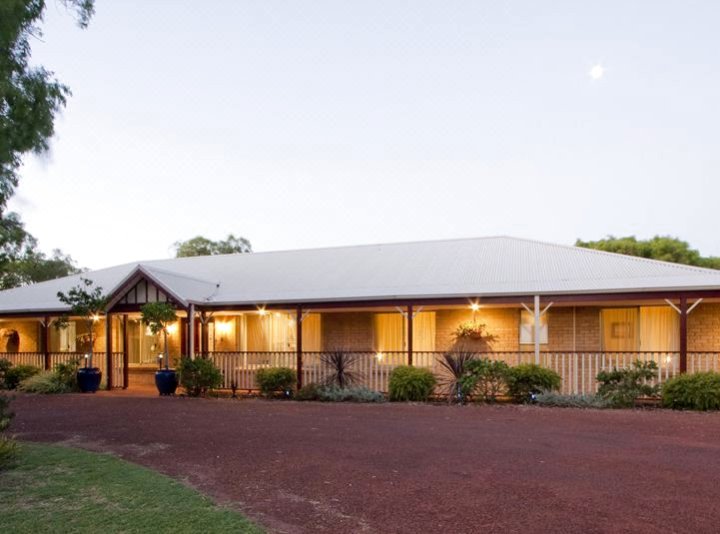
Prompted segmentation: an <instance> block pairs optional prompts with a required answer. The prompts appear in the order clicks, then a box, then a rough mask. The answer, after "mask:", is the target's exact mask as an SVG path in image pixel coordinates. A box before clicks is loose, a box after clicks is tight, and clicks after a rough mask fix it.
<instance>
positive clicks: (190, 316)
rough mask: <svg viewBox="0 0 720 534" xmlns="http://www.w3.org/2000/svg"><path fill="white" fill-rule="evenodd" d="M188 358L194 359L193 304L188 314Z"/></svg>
mask: <svg viewBox="0 0 720 534" xmlns="http://www.w3.org/2000/svg"><path fill="white" fill-rule="evenodd" d="M188 352H189V353H190V354H188V356H189V357H190V359H191V360H194V359H195V304H190V311H189V312H188Z"/></svg>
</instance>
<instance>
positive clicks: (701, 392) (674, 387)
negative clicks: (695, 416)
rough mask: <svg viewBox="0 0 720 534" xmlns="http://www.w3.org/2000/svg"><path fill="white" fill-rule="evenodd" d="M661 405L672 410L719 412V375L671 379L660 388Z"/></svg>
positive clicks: (694, 375)
mask: <svg viewBox="0 0 720 534" xmlns="http://www.w3.org/2000/svg"><path fill="white" fill-rule="evenodd" d="M662 405H663V406H664V407H665V408H672V409H673V410H703V411H706V410H720V373H712V372H707V373H693V374H682V375H678V376H676V377H675V378H671V379H670V380H668V381H667V382H665V384H664V385H663V387H662Z"/></svg>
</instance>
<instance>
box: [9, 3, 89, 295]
mask: <svg viewBox="0 0 720 534" xmlns="http://www.w3.org/2000/svg"><path fill="white" fill-rule="evenodd" d="M94 3H95V2H94V0H56V1H55V2H54V3H53V5H57V4H61V5H64V6H65V7H66V8H67V9H68V10H69V11H71V12H72V13H73V14H74V16H75V19H76V21H77V23H78V25H79V26H80V27H81V28H85V27H86V26H87V25H88V22H89V21H90V18H91V17H92V15H93V13H94ZM46 8H47V2H46V0H1V1H0V284H1V285H2V288H3V289H4V288H7V287H13V286H14V285H20V284H23V283H28V282H35V281H40V279H43V277H46V276H50V277H54V276H55V275H56V274H57V273H60V274H64V273H66V272H67V273H70V272H72V270H73V269H75V267H74V266H73V265H72V262H71V261H69V262H65V263H66V264H65V265H64V266H63V265H61V264H62V263H64V260H69V259H70V258H69V257H68V256H64V255H63V254H62V253H60V252H59V253H57V254H55V255H54V256H53V258H52V259H51V260H50V262H51V263H50V264H49V265H48V264H45V263H44V262H45V261H47V258H46V257H44V255H43V254H42V253H40V252H38V251H37V241H36V240H35V238H33V237H32V236H31V235H30V234H28V233H27V232H26V231H25V228H24V226H23V224H22V222H21V221H20V218H19V216H18V215H17V214H14V213H6V211H7V202H8V200H9V198H10V197H11V196H12V194H13V193H14V191H15V188H16V187H17V185H18V169H19V168H20V165H21V163H22V157H23V156H24V155H25V154H28V153H42V152H45V151H46V150H47V149H48V147H49V140H50V138H51V137H52V136H53V134H54V133H55V128H54V124H55V116H56V114H57V113H58V111H59V110H60V109H61V108H62V107H64V106H65V103H66V99H67V97H68V96H69V95H70V89H69V88H68V87H67V86H65V85H63V84H62V83H60V82H59V81H58V80H57V79H56V78H55V76H54V74H53V73H52V72H51V71H49V70H47V69H45V68H44V67H42V66H38V65H30V56H31V46H30V43H31V38H36V39H39V38H40V37H41V36H42V30H41V29H40V26H39V24H40V22H42V18H43V14H44V13H45V10H46ZM17 262H22V263H23V265H22V266H17V265H16V263H17ZM36 277H39V278H40V279H38V278H36ZM44 279H47V278H44Z"/></svg>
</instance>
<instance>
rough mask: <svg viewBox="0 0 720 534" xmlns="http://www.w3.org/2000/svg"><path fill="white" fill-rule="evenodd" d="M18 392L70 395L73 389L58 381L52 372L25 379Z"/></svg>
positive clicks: (58, 377)
mask: <svg viewBox="0 0 720 534" xmlns="http://www.w3.org/2000/svg"><path fill="white" fill-rule="evenodd" d="M18 389H19V390H20V391H25V392H26V393H48V394H50V393H71V392H72V391H74V389H71V388H69V387H68V385H67V383H65V382H63V381H62V380H61V379H60V376H59V375H58V374H57V373H56V372H54V371H42V372H40V373H37V374H35V375H33V376H31V377H30V378H26V379H25V380H23V381H22V382H20V385H19V386H18Z"/></svg>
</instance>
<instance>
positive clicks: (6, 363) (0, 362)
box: [0, 358, 12, 389]
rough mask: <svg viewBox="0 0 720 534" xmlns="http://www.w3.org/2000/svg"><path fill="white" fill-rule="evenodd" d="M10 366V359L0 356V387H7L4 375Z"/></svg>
mask: <svg viewBox="0 0 720 534" xmlns="http://www.w3.org/2000/svg"><path fill="white" fill-rule="evenodd" d="M11 367H12V362H11V361H10V360H6V359H5V358H0V389H9V388H8V387H7V384H6V382H5V377H6V375H7V372H8V371H9V370H10V368H11Z"/></svg>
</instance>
